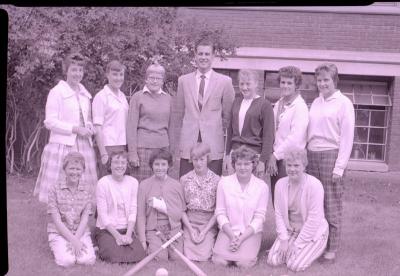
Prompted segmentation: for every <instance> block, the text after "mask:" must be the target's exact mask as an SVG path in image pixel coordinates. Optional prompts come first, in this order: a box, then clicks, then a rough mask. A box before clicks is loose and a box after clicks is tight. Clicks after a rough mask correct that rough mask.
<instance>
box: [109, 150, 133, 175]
mask: <svg viewBox="0 0 400 276" xmlns="http://www.w3.org/2000/svg"><path fill="white" fill-rule="evenodd" d="M115 157H122V158H125V159H126V160H127V161H128V160H129V159H128V153H127V152H126V151H125V150H119V151H112V152H111V153H110V155H109V157H108V161H107V164H106V169H107V172H108V173H111V161H112V160H113V158H115ZM125 174H129V162H127V167H126V172H125Z"/></svg>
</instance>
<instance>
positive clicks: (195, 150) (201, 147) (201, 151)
mask: <svg viewBox="0 0 400 276" xmlns="http://www.w3.org/2000/svg"><path fill="white" fill-rule="evenodd" d="M210 152H211V149H210V146H209V145H208V144H206V143H204V142H201V143H197V144H196V145H194V146H193V147H192V149H191V150H190V160H193V159H195V158H200V157H203V156H204V155H207V154H209V153H210ZM208 159H209V158H208ZM207 161H209V160H207Z"/></svg>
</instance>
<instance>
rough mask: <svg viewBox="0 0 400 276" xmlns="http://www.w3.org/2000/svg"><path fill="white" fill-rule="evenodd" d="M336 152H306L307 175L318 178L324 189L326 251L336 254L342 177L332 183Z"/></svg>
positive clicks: (340, 215) (342, 190)
mask: <svg viewBox="0 0 400 276" xmlns="http://www.w3.org/2000/svg"><path fill="white" fill-rule="evenodd" d="M337 155H338V150H327V151H308V154H307V157H308V166H307V173H309V174H311V175H313V176H315V177H316V178H318V179H319V180H320V181H321V183H322V186H323V187H324V210H325V218H326V220H327V221H328V224H329V238H328V245H327V247H326V250H327V251H330V252H336V251H337V250H338V248H339V244H340V235H341V230H342V211H343V192H344V181H343V178H344V175H343V177H342V180H341V181H339V182H336V183H334V182H333V181H332V173H333V168H334V167H335V162H336V159H337Z"/></svg>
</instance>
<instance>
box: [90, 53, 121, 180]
mask: <svg viewBox="0 0 400 276" xmlns="http://www.w3.org/2000/svg"><path fill="white" fill-rule="evenodd" d="M125 70H126V67H125V65H123V64H122V63H121V62H119V61H117V60H113V61H111V62H109V63H108V64H107V67H106V77H107V80H108V84H106V85H105V86H104V88H103V89H102V90H100V91H99V92H98V93H97V94H96V96H95V97H94V99H93V104H92V107H93V110H92V112H93V124H94V126H95V128H96V142H97V147H98V149H99V154H100V158H99V159H100V160H101V164H100V166H99V167H100V170H99V171H100V177H101V176H104V175H106V174H108V173H107V170H106V164H107V161H108V160H109V158H110V154H111V153H112V152H114V151H126V120H127V117H128V101H127V100H126V97H125V94H124V93H123V92H121V90H120V88H121V86H122V84H123V83H124V74H125Z"/></svg>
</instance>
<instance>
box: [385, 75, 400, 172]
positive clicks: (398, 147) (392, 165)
mask: <svg viewBox="0 0 400 276" xmlns="http://www.w3.org/2000/svg"><path fill="white" fill-rule="evenodd" d="M391 98H392V103H393V106H392V114H391V117H390V119H391V120H390V124H389V128H390V131H389V134H388V135H389V137H388V145H389V146H388V165H389V170H390V171H400V77H395V78H394V81H393V84H392V87H391Z"/></svg>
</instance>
